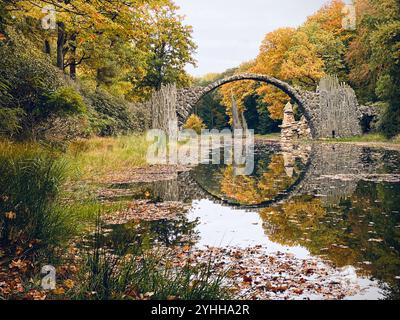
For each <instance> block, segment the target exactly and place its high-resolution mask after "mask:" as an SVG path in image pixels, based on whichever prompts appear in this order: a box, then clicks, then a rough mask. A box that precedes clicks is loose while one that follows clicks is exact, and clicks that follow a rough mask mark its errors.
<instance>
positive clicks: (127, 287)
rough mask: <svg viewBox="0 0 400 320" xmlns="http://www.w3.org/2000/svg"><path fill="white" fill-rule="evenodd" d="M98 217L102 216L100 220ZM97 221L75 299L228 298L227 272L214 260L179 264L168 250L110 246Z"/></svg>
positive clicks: (126, 245) (73, 296)
mask: <svg viewBox="0 0 400 320" xmlns="http://www.w3.org/2000/svg"><path fill="white" fill-rule="evenodd" d="M98 221H99V220H98ZM101 233H102V230H101V227H100V223H99V222H98V223H97V225H96V232H95V235H94V239H93V242H92V245H91V250H90V251H88V252H87V253H86V255H85V256H84V258H83V263H82V266H83V267H82V269H81V270H80V277H81V279H79V281H78V282H79V283H80V285H79V286H77V288H75V292H74V294H72V298H73V299H94V300H110V299H117V300H121V299H128V300H129V299H146V300H149V299H153V300H167V299H170V300H171V299H183V300H216V299H224V298H228V297H229V295H228V291H227V290H226V288H225V287H224V285H223V281H224V278H225V276H224V274H218V273H215V272H214V270H213V265H212V262H211V261H209V263H205V264H201V265H198V266H192V265H190V264H189V263H187V264H186V265H184V266H176V265H174V264H173V263H171V261H172V259H170V257H169V255H168V253H167V252H165V251H163V250H162V249H158V251H142V250H141V249H140V248H133V249H132V248H129V250H130V251H131V252H133V253H132V254H121V252H127V251H128V247H129V246H130V245H129V244H122V247H123V248H113V250H111V249H107V246H106V244H105V243H103V241H102V240H101V239H102V237H101Z"/></svg>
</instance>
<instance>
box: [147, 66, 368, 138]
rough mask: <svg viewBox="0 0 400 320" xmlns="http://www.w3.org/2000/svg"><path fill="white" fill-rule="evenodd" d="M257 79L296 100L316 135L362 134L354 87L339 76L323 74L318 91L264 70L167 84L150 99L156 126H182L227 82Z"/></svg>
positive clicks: (163, 127) (166, 128)
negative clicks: (198, 84)
mask: <svg viewBox="0 0 400 320" xmlns="http://www.w3.org/2000/svg"><path fill="white" fill-rule="evenodd" d="M242 80H254V81H258V82H264V83H267V84H269V85H272V86H274V87H276V88H278V89H280V90H281V91H283V92H284V93H286V94H287V95H288V96H289V97H290V98H291V99H292V101H293V102H295V103H296V104H297V105H298V107H299V110H300V112H301V113H302V114H303V115H304V117H305V118H306V120H307V123H308V126H309V128H310V131H311V136H312V137H313V138H324V137H332V135H333V136H335V137H347V136H354V135H359V134H361V133H362V132H361V126H360V119H361V117H362V114H361V111H360V110H361V109H360V107H359V104H358V102H357V98H356V95H355V92H354V90H353V89H352V88H351V87H349V86H348V85H346V84H344V83H340V82H339V81H338V79H337V78H336V77H332V76H327V77H326V78H323V79H322V80H321V82H320V84H319V86H318V87H317V90H316V91H315V92H312V91H305V90H301V89H299V88H295V87H293V86H291V85H290V84H288V83H286V82H284V81H281V80H279V79H276V78H274V77H271V76H268V75H262V74H249V73H244V74H237V75H233V76H230V77H227V78H224V79H220V80H217V81H215V82H213V83H211V84H209V85H208V86H206V87H191V88H183V89H176V87H175V86H174V85H167V86H164V87H163V88H162V89H161V90H159V91H158V92H155V93H154V94H153V97H152V98H151V100H150V101H149V103H150V104H151V108H152V119H153V128H154V129H162V130H165V131H167V132H169V130H170V128H169V126H170V123H171V122H174V121H175V122H176V123H178V126H179V127H181V126H182V125H183V124H184V123H185V121H186V120H187V119H188V117H189V116H190V115H191V114H192V113H193V110H194V108H195V106H196V104H197V103H198V102H199V101H200V99H201V98H202V97H203V96H205V95H206V94H208V93H210V92H212V91H213V90H216V89H218V88H219V87H221V86H223V85H224V84H227V83H232V82H236V81H242Z"/></svg>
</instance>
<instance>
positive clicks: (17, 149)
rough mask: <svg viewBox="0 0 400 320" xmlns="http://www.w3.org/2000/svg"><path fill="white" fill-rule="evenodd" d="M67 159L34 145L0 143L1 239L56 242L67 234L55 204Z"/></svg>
mask: <svg viewBox="0 0 400 320" xmlns="http://www.w3.org/2000/svg"><path fill="white" fill-rule="evenodd" d="M66 169H67V168H66V162H65V161H63V160H62V159H60V158H59V156H57V155H56V154H52V153H50V152H48V151H45V150H44V149H42V148H41V147H39V146H37V145H33V146H30V145H27V144H12V143H7V142H1V143H0V243H1V244H3V245H9V246H10V245H11V246H12V245H18V246H22V247H24V246H27V245H29V243H30V242H31V241H33V240H39V241H40V242H41V243H42V244H56V243H58V242H59V241H60V240H61V239H62V238H63V236H65V235H66V234H68V233H69V232H70V231H69V228H68V227H67V225H66V217H65V216H63V213H62V210H59V209H58V208H57V198H58V195H59V192H60V188H61V186H62V184H63V182H64V181H65V178H66Z"/></svg>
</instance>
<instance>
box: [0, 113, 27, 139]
mask: <svg viewBox="0 0 400 320" xmlns="http://www.w3.org/2000/svg"><path fill="white" fill-rule="evenodd" d="M24 115H25V112H24V110H22V109H20V108H3V107H1V106H0V135H4V136H9V137H12V136H13V135H15V134H17V133H18V132H19V130H20V129H21V127H22V126H21V122H22V118H23V116H24Z"/></svg>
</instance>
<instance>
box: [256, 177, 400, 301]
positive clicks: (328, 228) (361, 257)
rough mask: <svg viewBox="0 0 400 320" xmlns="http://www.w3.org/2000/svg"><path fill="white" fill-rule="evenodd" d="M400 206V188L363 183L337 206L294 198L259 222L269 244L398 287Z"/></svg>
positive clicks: (267, 212) (265, 211)
mask: <svg viewBox="0 0 400 320" xmlns="http://www.w3.org/2000/svg"><path fill="white" fill-rule="evenodd" d="M399 203H400V185H394V184H386V183H380V184H375V183H372V182H363V181H361V182H359V184H358V186H357V189H356V191H355V192H354V194H353V195H352V196H350V197H349V198H347V199H342V200H341V201H340V202H339V203H338V204H332V203H323V202H322V201H321V200H320V199H317V198H313V197H309V196H302V197H296V198H295V199H292V201H290V202H289V203H285V204H281V205H279V206H276V207H273V208H267V209H263V210H261V217H262V219H263V220H264V228H265V231H266V233H267V234H268V236H269V237H270V239H271V240H273V241H276V242H279V243H281V244H285V245H301V246H304V247H306V248H307V249H308V250H309V251H310V252H311V253H312V254H321V255H326V256H327V258H328V259H329V260H331V261H332V262H334V263H335V264H336V265H337V266H339V267H341V266H346V265H354V266H356V267H359V268H360V272H362V273H365V274H368V275H372V276H374V277H375V278H377V279H379V280H382V281H384V282H386V283H388V284H389V285H390V286H391V287H392V288H399V286H398V283H397V284H396V281H397V282H398V280H396V279H395V277H396V276H398V273H399V270H400V228H399V225H400V213H399ZM392 290H393V289H392ZM396 294H398V293H396V292H393V291H392V292H391V295H392V296H393V295H396Z"/></svg>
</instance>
